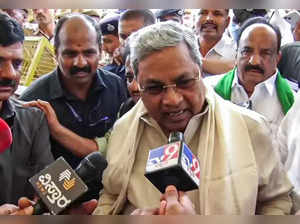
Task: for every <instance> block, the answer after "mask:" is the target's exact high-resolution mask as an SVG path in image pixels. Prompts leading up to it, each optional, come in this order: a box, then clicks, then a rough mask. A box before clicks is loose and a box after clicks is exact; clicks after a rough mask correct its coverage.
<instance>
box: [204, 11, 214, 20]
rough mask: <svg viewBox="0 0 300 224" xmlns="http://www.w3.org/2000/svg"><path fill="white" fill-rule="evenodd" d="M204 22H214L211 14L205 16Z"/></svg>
mask: <svg viewBox="0 0 300 224" xmlns="http://www.w3.org/2000/svg"><path fill="white" fill-rule="evenodd" d="M205 20H206V21H213V20H214V15H213V14H212V13H211V12H209V13H207V16H206V17H205Z"/></svg>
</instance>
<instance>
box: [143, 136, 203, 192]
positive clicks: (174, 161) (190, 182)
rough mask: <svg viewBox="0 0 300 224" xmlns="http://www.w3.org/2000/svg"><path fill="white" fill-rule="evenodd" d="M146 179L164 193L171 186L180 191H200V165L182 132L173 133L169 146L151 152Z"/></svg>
mask: <svg viewBox="0 0 300 224" xmlns="http://www.w3.org/2000/svg"><path fill="white" fill-rule="evenodd" d="M145 177H146V178H147V179H148V180H149V181H150V182H151V183H152V184H153V185H154V186H155V187H156V188H157V189H158V190H159V191H160V192H161V193H164V192H165V189H166V187H167V186H169V185H174V186H176V188H177V189H178V190H180V191H190V190H194V189H198V187H199V184H200V164H199V160H198V159H197V157H195V156H194V155H193V153H192V151H191V150H190V149H189V147H188V146H187V145H186V144H185V143H184V138H183V134H182V133H181V132H172V133H171V134H170V136H169V139H168V144H167V145H163V146H161V147H159V148H156V149H152V150H150V151H149V156H148V160H147V164H146V171H145Z"/></svg>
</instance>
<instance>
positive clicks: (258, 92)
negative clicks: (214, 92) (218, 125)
mask: <svg viewBox="0 0 300 224" xmlns="http://www.w3.org/2000/svg"><path fill="white" fill-rule="evenodd" d="M276 77H277V71H276V73H275V74H274V75H272V76H271V77H270V78H268V79H267V80H265V81H264V82H261V83H259V84H257V85H256V86H255V88H254V91H253V93H252V95H251V97H248V95H247V93H246V91H245V89H244V87H243V86H242V85H241V84H240V83H239V81H238V76H237V74H235V75H234V79H233V82H232V89H231V102H233V103H234V104H237V105H240V106H244V107H247V108H249V106H250V104H251V108H249V109H251V110H253V111H255V112H257V113H259V114H261V115H263V116H264V117H265V118H266V119H267V121H268V122H269V124H270V127H271V130H272V133H273V135H274V136H275V135H276V134H277V131H278V127H279V125H280V122H281V121H282V119H283V117H284V113H283V110H282V105H281V103H280V101H279V98H278V96H277V91H276V85H275V82H276ZM221 78H223V75H221V76H217V77H208V78H205V83H207V84H209V85H211V86H213V87H215V86H216V84H217V83H218V81H219V80H220V79H221ZM250 101H251V102H250Z"/></svg>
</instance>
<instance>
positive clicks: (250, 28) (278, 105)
mask: <svg viewBox="0 0 300 224" xmlns="http://www.w3.org/2000/svg"><path fill="white" fill-rule="evenodd" d="M237 40H238V42H237V43H238V53H237V58H236V67H235V68H234V69H233V70H232V71H230V72H228V73H227V74H225V75H224V76H223V77H222V78H221V79H220V78H215V77H212V78H209V79H208V80H210V81H209V82H212V83H217V84H216V85H215V90H216V92H217V93H218V94H219V95H220V96H221V97H223V98H224V99H226V100H230V101H232V102H233V103H235V104H238V105H241V106H245V107H248V108H249V109H252V110H254V111H256V112H258V113H260V114H262V115H264V116H265V117H266V118H267V120H268V122H269V123H270V125H271V129H272V132H273V134H275V133H277V129H278V126H279V124H280V122H281V120H282V119H283V117H284V115H285V114H286V113H287V112H288V110H289V109H290V107H291V106H292V105H293V102H294V93H293V91H292V89H291V88H290V86H289V85H288V83H287V82H286V80H285V79H283V78H282V76H281V74H280V72H279V71H278V69H277V64H278V62H279V60H280V57H281V53H280V44H281V34H280V31H279V29H278V28H277V27H275V26H273V25H271V24H270V23H269V22H268V21H267V20H266V19H265V18H263V17H255V18H251V19H249V20H247V21H246V22H245V23H244V25H243V26H242V27H241V31H240V34H239V35H238V39H237Z"/></svg>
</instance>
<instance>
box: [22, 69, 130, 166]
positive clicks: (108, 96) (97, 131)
mask: <svg viewBox="0 0 300 224" xmlns="http://www.w3.org/2000/svg"><path fill="white" fill-rule="evenodd" d="M20 99H22V100H25V101H30V100H37V99H41V100H45V101H48V102H49V103H50V104H51V106H52V107H53V109H54V110H55V112H56V115H57V118H58V120H59V122H60V123H61V124H62V125H63V126H64V127H66V128H68V129H69V130H71V131H73V132H75V133H76V134H78V135H79V136H82V137H85V138H90V139H94V138H96V137H102V136H104V134H105V133H106V132H107V131H108V130H109V129H110V128H111V127H112V125H113V124H114V122H115V120H116V118H117V113H118V111H119V107H120V105H121V103H122V102H123V101H124V100H125V90H124V86H123V85H122V80H121V79H120V78H119V77H117V76H116V75H114V74H112V73H110V72H107V71H105V70H101V69H99V70H98V71H97V74H96V75H95V78H94V81H93V84H92V86H91V88H90V91H89V94H88V97H87V99H86V100H85V101H82V100H80V99H78V98H77V97H75V96H74V95H72V94H71V93H70V92H68V91H67V90H66V89H65V88H64V87H63V84H62V81H61V80H60V71H59V70H55V71H54V72H52V73H50V74H48V75H45V76H42V77H41V78H39V79H38V80H36V81H35V83H33V84H32V85H31V86H29V87H28V88H27V89H26V91H25V92H24V93H23V94H22V95H21V97H20ZM51 146H52V152H53V155H54V157H55V158H58V157H59V156H63V157H64V158H65V159H66V160H67V161H68V162H69V163H70V165H71V166H72V167H73V168H75V167H76V166H77V165H78V164H79V162H80V160H81V159H82V158H79V157H77V156H75V155H74V154H72V153H71V152H70V151H69V150H68V149H66V148H65V147H63V146H62V145H61V144H60V143H59V142H57V141H55V140H54V139H53V138H52V139H51Z"/></svg>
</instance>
